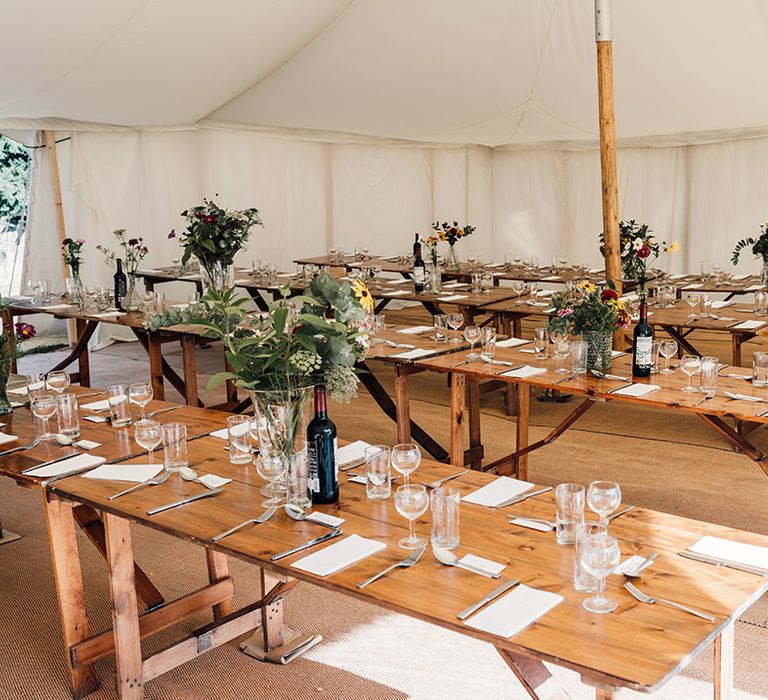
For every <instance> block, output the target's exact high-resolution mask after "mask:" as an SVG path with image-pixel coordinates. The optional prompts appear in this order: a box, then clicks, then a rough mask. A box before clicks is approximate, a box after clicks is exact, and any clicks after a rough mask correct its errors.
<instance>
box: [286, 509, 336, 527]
mask: <svg viewBox="0 0 768 700" xmlns="http://www.w3.org/2000/svg"><path fill="white" fill-rule="evenodd" d="M284 507H285V512H286V513H288V517H289V518H291V519H292V520H299V521H302V520H309V521H310V522H312V523H315V525H322V526H323V527H327V528H328V529H329V530H338V527H337V526H336V525H329V524H328V523H324V522H323V521H322V520H315V519H314V518H310V517H309V516H308V515H307V513H306V511H305V510H304V509H303V508H300V507H299V506H297V505H296V504H295V503H286V504H285V506H284Z"/></svg>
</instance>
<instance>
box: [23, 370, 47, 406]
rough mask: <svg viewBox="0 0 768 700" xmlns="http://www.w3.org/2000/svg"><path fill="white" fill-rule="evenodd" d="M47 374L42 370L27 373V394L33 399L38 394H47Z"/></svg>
mask: <svg viewBox="0 0 768 700" xmlns="http://www.w3.org/2000/svg"><path fill="white" fill-rule="evenodd" d="M45 394H46V386H45V374H43V373H42V372H32V374H28V375H27V396H29V400H30V401H31V400H32V399H34V398H37V397H38V396H45Z"/></svg>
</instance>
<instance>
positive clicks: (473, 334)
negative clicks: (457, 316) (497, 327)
mask: <svg viewBox="0 0 768 700" xmlns="http://www.w3.org/2000/svg"><path fill="white" fill-rule="evenodd" d="M464 340H466V341H467V342H468V343H469V346H470V349H469V355H467V362H474V361H475V360H476V359H477V357H478V356H477V355H476V354H475V343H476V342H477V341H478V340H480V327H479V326H467V327H466V328H465V329H464Z"/></svg>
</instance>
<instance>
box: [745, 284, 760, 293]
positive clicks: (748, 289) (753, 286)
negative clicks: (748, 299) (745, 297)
mask: <svg viewBox="0 0 768 700" xmlns="http://www.w3.org/2000/svg"><path fill="white" fill-rule="evenodd" d="M758 289H765V285H764V284H750V285H749V287H744V291H745V292H756V291H757V290H758Z"/></svg>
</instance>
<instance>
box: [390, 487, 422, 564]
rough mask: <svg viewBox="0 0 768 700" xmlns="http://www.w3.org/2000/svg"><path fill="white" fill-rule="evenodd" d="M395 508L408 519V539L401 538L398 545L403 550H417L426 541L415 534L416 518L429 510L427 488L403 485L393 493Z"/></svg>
mask: <svg viewBox="0 0 768 700" xmlns="http://www.w3.org/2000/svg"><path fill="white" fill-rule="evenodd" d="M395 508H397V512H398V513H400V515H402V516H403V517H404V518H407V519H408V532H409V534H408V537H403V538H402V539H401V540H400V541H399V542H398V544H399V545H400V546H401V547H402V548H403V549H418V548H419V547H422V546H424V545H426V543H427V541H426V540H425V539H424V538H423V537H419V536H418V535H417V534H416V518H418V517H419V516H420V515H424V513H426V511H427V508H429V495H428V494H427V487H426V486H424V485H423V484H405V485H404V486H401V487H400V488H398V489H397V491H395Z"/></svg>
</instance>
